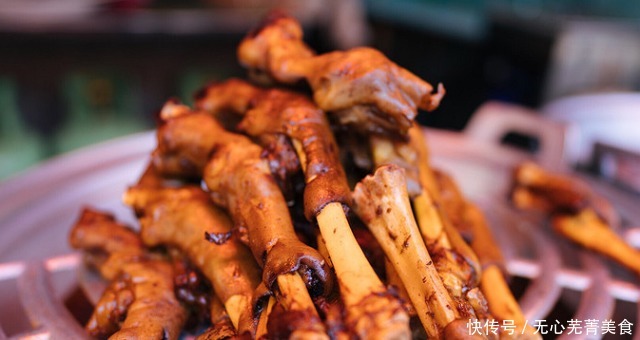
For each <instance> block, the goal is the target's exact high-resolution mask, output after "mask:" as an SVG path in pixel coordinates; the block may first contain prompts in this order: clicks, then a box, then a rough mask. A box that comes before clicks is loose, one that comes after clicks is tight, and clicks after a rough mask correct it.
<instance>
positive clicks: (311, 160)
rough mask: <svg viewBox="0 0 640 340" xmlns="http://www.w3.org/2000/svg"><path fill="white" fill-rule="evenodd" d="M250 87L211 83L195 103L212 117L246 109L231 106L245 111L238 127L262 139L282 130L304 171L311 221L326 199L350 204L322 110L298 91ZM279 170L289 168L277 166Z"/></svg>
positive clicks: (235, 83)
mask: <svg viewBox="0 0 640 340" xmlns="http://www.w3.org/2000/svg"><path fill="white" fill-rule="evenodd" d="M250 86H251V85H250V84H248V83H244V82H242V81H241V80H237V79H232V80H229V81H227V82H223V83H219V84H215V85H212V86H210V87H208V88H207V89H205V90H203V91H202V92H201V95H200V96H199V98H198V101H197V103H196V105H197V106H198V107H200V108H203V109H206V110H208V112H211V113H212V114H214V115H216V116H217V115H219V114H220V113H222V112H224V111H228V110H235V109H238V108H239V109H246V111H234V112H235V113H237V114H240V115H244V118H243V119H242V121H241V122H240V124H239V125H238V129H239V130H241V131H243V132H245V133H247V134H248V135H250V136H253V137H256V138H261V139H262V138H268V137H265V136H270V135H286V136H287V137H288V138H289V139H290V141H291V144H293V147H294V148H295V150H296V151H297V154H298V159H299V162H300V166H301V167H302V170H303V172H304V175H305V181H306V186H305V190H304V205H305V216H306V217H307V219H309V220H311V221H312V220H314V219H315V216H316V215H317V214H318V213H319V212H320V210H322V208H323V207H324V206H325V205H327V204H328V203H331V202H340V203H343V204H345V205H348V204H349V203H350V190H349V186H348V183H347V179H346V175H345V172H344V169H343V168H342V164H341V163H340V157H339V154H338V146H337V144H336V141H335V139H334V137H333V133H332V132H331V127H330V126H329V122H328V121H327V118H326V116H325V114H324V112H323V111H322V110H320V109H318V107H317V106H316V105H315V104H314V103H313V102H312V101H311V100H309V99H308V98H307V97H306V96H304V95H302V94H299V93H295V92H290V91H285V90H278V89H271V90H260V89H259V88H255V87H254V90H253V91H250V90H248V88H249V87H250ZM234 89H237V91H234ZM243 95H244V96H246V95H249V96H247V97H245V102H246V103H247V104H246V105H241V104H240V100H239V99H238V98H241V97H242V96H243ZM225 98H228V99H227V101H225ZM263 145H264V144H263ZM287 159H288V157H287ZM285 164H287V163H285ZM283 170H289V169H286V168H285V169H282V168H281V169H280V170H279V171H283ZM291 170H294V169H291ZM295 170H297V169H295Z"/></svg>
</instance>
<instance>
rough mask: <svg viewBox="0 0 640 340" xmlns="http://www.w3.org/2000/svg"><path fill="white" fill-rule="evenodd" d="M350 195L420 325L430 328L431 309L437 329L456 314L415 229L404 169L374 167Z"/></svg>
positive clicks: (443, 327)
mask: <svg viewBox="0 0 640 340" xmlns="http://www.w3.org/2000/svg"><path fill="white" fill-rule="evenodd" d="M354 199H355V202H356V209H355V210H356V213H357V214H358V215H359V216H360V218H361V219H362V220H363V221H365V222H366V223H367V225H368V227H369V230H371V232H372V234H373V235H374V236H375V237H376V239H377V240H378V243H380V246H381V247H382V248H383V249H384V252H385V254H386V255H387V258H389V260H390V261H391V262H392V263H393V265H394V268H395V269H396V271H397V272H398V275H399V276H400V278H401V279H402V282H403V283H404V285H405V287H406V289H407V291H408V292H409V297H410V298H411V301H412V302H413V305H414V307H415V308H416V311H417V313H418V317H419V318H420V321H421V322H422V324H423V325H424V327H425V329H426V330H427V331H430V330H431V332H433V329H432V328H431V327H430V324H431V322H432V321H431V317H432V315H433V318H434V319H435V322H436V324H437V326H438V328H439V329H440V330H444V329H445V328H446V327H447V325H449V324H450V323H452V322H453V321H454V320H456V319H458V318H460V314H459V312H458V310H457V309H456V308H455V307H456V305H455V304H454V301H453V300H452V299H451V297H450V296H449V294H448V292H447V290H446V289H445V287H444V285H443V283H442V280H441V279H440V275H439V274H438V272H437V271H436V269H435V266H434V264H433V261H432V259H431V256H430V255H429V252H428V251H427V248H426V246H425V244H424V241H423V240H422V237H421V236H420V232H419V231H418V226H417V225H416V222H415V218H414V216H413V213H412V211H411V205H410V203H409V196H408V194H407V191H406V180H405V177H404V169H402V168H400V167H398V166H396V165H385V166H382V167H380V168H378V170H376V172H375V174H374V175H373V176H367V177H366V178H365V179H364V180H362V181H361V182H360V183H358V185H357V186H356V189H355V191H354ZM428 335H429V337H438V336H439V334H432V333H429V334H428Z"/></svg>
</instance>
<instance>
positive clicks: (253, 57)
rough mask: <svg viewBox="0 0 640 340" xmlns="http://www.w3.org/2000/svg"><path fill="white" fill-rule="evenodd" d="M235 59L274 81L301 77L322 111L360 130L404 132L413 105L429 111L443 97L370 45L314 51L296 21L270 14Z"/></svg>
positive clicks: (290, 81)
mask: <svg viewBox="0 0 640 340" xmlns="http://www.w3.org/2000/svg"><path fill="white" fill-rule="evenodd" d="M238 59H239V60H240V63H241V64H243V65H244V66H245V67H247V68H249V69H250V70H252V71H257V72H262V73H263V74H267V75H268V76H270V77H271V78H273V79H274V80H276V81H277V82H281V83H287V84H293V83H296V82H298V81H300V80H302V79H304V80H306V81H307V82H308V83H309V85H310V86H311V88H312V90H313V99H314V101H315V102H316V103H317V105H318V106H319V107H320V108H321V109H322V110H324V111H327V112H332V113H334V114H335V115H336V116H337V117H338V119H339V120H340V123H341V124H345V125H351V126H353V127H355V128H356V129H359V130H361V131H365V132H374V133H397V132H399V133H400V135H404V134H405V133H406V131H407V130H408V129H409V128H410V127H411V123H412V120H413V119H414V117H415V116H416V114H417V109H418V108H421V109H425V110H429V111H431V110H433V109H435V108H436V107H437V106H438V104H439V103H440V100H441V99H442V97H443V96H444V88H443V87H442V85H439V86H438V90H437V93H435V94H434V93H432V92H433V87H432V86H431V85H430V84H429V83H427V82H425V81H423V80H422V79H420V78H418V77H417V76H415V75H414V74H412V73H411V72H409V71H407V70H405V69H403V68H401V67H400V66H398V65H396V64H394V63H393V62H391V61H390V60H389V59H387V58H386V57H385V56H384V55H383V54H382V53H380V52H379V51H377V50H375V49H372V48H367V47H360V48H354V49H351V50H348V51H336V52H331V53H326V54H321V55H316V54H315V53H314V52H313V51H311V49H310V48H309V47H308V46H307V45H306V44H305V43H304V41H303V40H302V28H301V27H300V23H298V22H297V21H296V20H295V19H294V18H292V17H289V16H286V15H283V14H281V13H276V12H274V13H272V14H271V15H270V16H268V17H267V18H266V19H265V21H264V22H263V23H262V24H261V25H260V26H259V27H258V28H257V29H255V30H254V31H252V32H250V33H249V34H248V35H247V36H246V37H245V38H244V39H243V40H242V42H241V43H240V46H239V47H238Z"/></svg>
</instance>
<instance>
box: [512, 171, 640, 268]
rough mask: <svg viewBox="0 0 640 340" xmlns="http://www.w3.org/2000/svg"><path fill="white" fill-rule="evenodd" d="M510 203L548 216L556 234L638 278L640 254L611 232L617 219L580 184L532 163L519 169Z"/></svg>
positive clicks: (602, 201) (605, 205)
mask: <svg viewBox="0 0 640 340" xmlns="http://www.w3.org/2000/svg"><path fill="white" fill-rule="evenodd" d="M514 180H515V185H514V189H513V192H512V196H511V199H512V201H513V203H514V204H515V205H516V207H518V208H521V209H529V210H537V211H542V212H545V213H548V214H550V215H551V224H552V226H553V228H554V230H555V231H556V232H558V233H559V234H560V235H562V236H564V237H566V238H568V239H569V240H571V241H573V242H575V243H577V244H579V245H581V246H583V247H585V248H587V249H591V250H593V251H595V252H598V253H600V254H602V255H605V256H607V257H609V258H611V259H613V260H614V261H617V262H618V263H620V264H622V265H624V266H625V267H627V268H629V269H631V270H632V271H633V272H634V273H636V274H638V275H640V251H639V250H637V249H635V248H633V247H631V246H630V245H629V244H628V243H626V242H625V241H624V240H623V239H622V238H620V236H618V234H616V233H615V232H614V231H613V230H612V229H611V224H612V221H613V223H615V221H617V220H618V219H617V217H616V215H615V213H614V211H613V209H612V208H611V206H610V205H609V204H608V203H607V202H605V201H604V200H601V199H598V198H597V197H595V196H594V195H593V194H592V193H591V192H590V191H589V189H588V188H587V187H586V185H584V184H583V183H581V182H578V181H575V180H572V179H571V178H568V177H565V176H562V175H557V174H551V173H547V172H546V171H544V170H543V169H542V168H540V167H538V166H537V165H535V164H534V163H531V162H526V163H523V164H521V165H520V166H518V168H517V169H516V171H515V175H514Z"/></svg>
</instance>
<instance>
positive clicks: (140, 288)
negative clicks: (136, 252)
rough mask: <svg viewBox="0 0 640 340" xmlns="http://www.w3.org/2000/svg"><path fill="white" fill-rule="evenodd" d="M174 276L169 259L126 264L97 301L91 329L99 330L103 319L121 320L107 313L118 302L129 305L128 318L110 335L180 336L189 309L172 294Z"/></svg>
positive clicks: (150, 337) (121, 304) (147, 337)
mask: <svg viewBox="0 0 640 340" xmlns="http://www.w3.org/2000/svg"><path fill="white" fill-rule="evenodd" d="M173 278H174V275H173V270H172V267H171V265H170V264H169V263H168V262H166V261H161V260H152V261H143V262H131V263H127V264H125V265H123V267H122V271H121V274H120V276H119V277H118V278H117V280H116V282H114V284H113V285H112V286H111V287H110V289H109V290H107V292H106V293H105V294H104V295H103V297H102V298H101V299H100V301H99V302H98V304H97V305H96V309H95V311H94V314H93V315H92V317H91V319H90V320H89V322H88V324H87V329H88V331H89V333H92V334H94V333H95V332H96V331H98V330H99V329H100V326H101V324H102V323H101V322H104V321H105V320H104V319H108V320H109V319H110V320H109V321H112V322H113V321H120V320H114V319H112V315H113V314H107V311H108V310H109V309H110V308H112V307H113V305H114V302H116V304H117V305H118V308H117V309H116V310H119V309H122V308H123V307H124V308H126V318H125V319H124V321H123V322H122V324H121V326H120V330H119V331H117V332H115V333H113V335H111V336H110V339H178V336H179V335H180V332H181V330H182V326H183V325H184V322H185V320H186V317H187V313H186V310H185V309H184V308H183V307H182V306H181V305H180V303H179V302H178V300H177V299H176V297H175V296H174V294H173V288H174V286H173ZM104 314H107V315H104ZM116 315H119V313H116ZM114 316H115V315H114ZM100 319H101V321H98V320H100Z"/></svg>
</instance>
